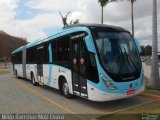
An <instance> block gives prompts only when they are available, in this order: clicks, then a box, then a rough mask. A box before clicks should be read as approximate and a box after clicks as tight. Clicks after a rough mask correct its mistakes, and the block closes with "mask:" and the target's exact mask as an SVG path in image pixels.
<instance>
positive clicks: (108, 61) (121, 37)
mask: <svg viewBox="0 0 160 120" xmlns="http://www.w3.org/2000/svg"><path fill="white" fill-rule="evenodd" d="M94 37H95V43H96V47H97V49H98V54H99V59H100V62H101V64H102V66H103V68H104V69H105V70H106V72H107V73H108V75H109V76H110V77H111V78H112V79H113V80H114V81H118V82H123V81H129V80H134V79H137V78H139V76H140V73H141V66H142V65H141V60H140V57H139V54H138V51H137V48H136V44H135V41H134V40H133V38H132V36H131V35H130V34H129V33H128V32H108V31H105V30H95V31H94Z"/></svg>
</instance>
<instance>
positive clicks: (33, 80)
mask: <svg viewBox="0 0 160 120" xmlns="http://www.w3.org/2000/svg"><path fill="white" fill-rule="evenodd" d="M31 81H32V84H33V85H34V86H37V85H38V83H37V82H36V81H35V77H34V74H33V73H32V74H31Z"/></svg>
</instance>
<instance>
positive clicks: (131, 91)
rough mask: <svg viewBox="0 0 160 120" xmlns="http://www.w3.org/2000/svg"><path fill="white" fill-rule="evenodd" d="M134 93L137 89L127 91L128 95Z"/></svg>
mask: <svg viewBox="0 0 160 120" xmlns="http://www.w3.org/2000/svg"><path fill="white" fill-rule="evenodd" d="M133 94H135V90H128V91H127V95H133Z"/></svg>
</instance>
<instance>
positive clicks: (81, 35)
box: [71, 33, 85, 39]
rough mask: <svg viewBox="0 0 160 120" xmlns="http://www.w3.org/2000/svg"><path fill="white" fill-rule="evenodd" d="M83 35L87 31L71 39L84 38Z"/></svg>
mask: <svg viewBox="0 0 160 120" xmlns="http://www.w3.org/2000/svg"><path fill="white" fill-rule="evenodd" d="M82 37H85V33H81V34H78V35H74V36H72V37H71V39H76V38H82Z"/></svg>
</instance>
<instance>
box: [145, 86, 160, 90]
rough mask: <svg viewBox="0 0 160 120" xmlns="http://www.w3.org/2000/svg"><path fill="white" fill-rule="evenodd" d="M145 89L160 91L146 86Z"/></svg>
mask: <svg viewBox="0 0 160 120" xmlns="http://www.w3.org/2000/svg"><path fill="white" fill-rule="evenodd" d="M146 89H148V90H158V91H160V88H158V89H156V88H152V87H150V86H146Z"/></svg>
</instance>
